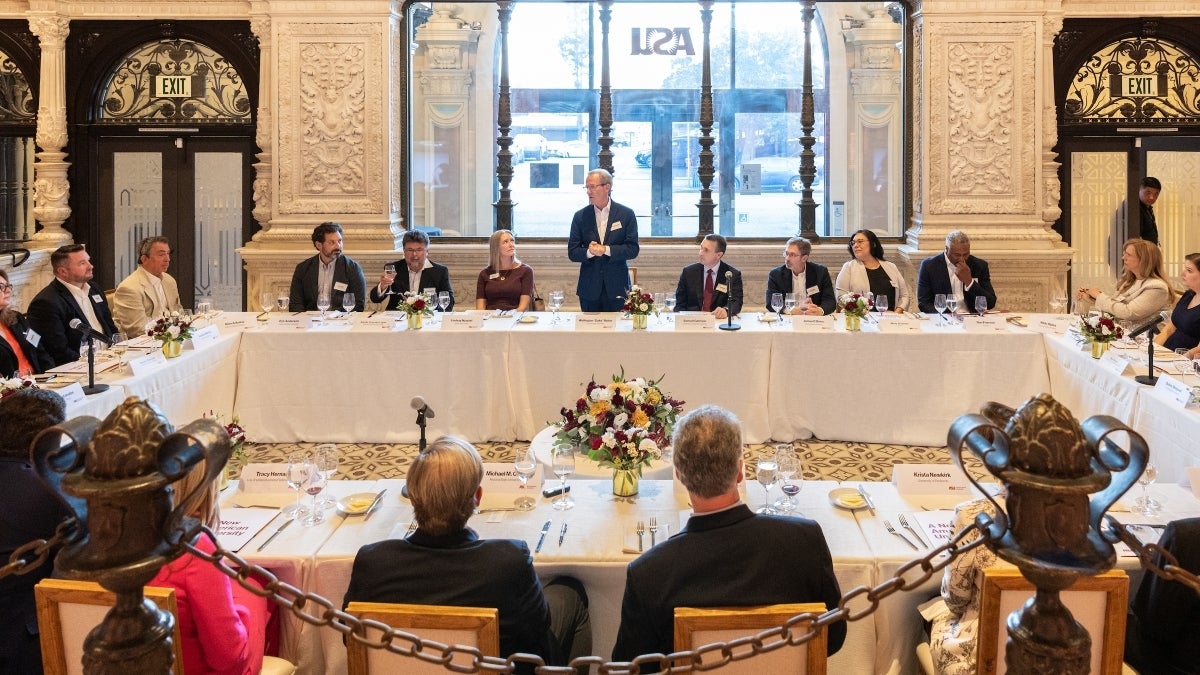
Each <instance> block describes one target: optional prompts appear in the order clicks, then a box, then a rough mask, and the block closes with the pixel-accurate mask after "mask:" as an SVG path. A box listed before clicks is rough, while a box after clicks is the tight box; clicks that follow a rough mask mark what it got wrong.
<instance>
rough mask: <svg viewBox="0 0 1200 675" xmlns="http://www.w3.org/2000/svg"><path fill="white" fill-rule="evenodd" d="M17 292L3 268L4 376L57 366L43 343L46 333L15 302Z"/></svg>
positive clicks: (0, 372)
mask: <svg viewBox="0 0 1200 675" xmlns="http://www.w3.org/2000/svg"><path fill="white" fill-rule="evenodd" d="M13 295H14V292H13V285H12V284H11V283H9V281H8V274H7V273H6V272H5V271H4V270H0V378H6V377H9V376H10V375H13V374H18V373H19V374H26V373H34V374H36V373H44V372H46V371H47V370H49V369H51V368H53V367H54V359H52V358H50V354H48V353H47V352H46V350H45V348H43V347H42V336H41V335H39V334H38V332H37V331H35V330H34V329H32V328H30V327H29V320H28V319H26V318H25V315H24V314H22V313H20V312H18V311H17V308H16V307H15V306H13V304H12V299H13Z"/></svg>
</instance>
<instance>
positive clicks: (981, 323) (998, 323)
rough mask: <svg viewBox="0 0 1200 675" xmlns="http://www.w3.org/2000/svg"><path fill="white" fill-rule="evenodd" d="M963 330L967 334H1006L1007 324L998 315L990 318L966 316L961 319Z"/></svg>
mask: <svg viewBox="0 0 1200 675" xmlns="http://www.w3.org/2000/svg"><path fill="white" fill-rule="evenodd" d="M963 328H964V329H965V330H966V331H967V332H968V333H1007V332H1008V322H1007V321H1005V320H1004V319H1001V318H1000V315H998V314H993V315H990V316H987V315H985V316H975V315H967V316H964V317H963Z"/></svg>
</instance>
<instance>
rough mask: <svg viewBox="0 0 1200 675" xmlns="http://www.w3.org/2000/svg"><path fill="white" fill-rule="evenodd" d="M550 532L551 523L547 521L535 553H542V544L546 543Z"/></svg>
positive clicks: (534, 550)
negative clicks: (547, 534)
mask: <svg viewBox="0 0 1200 675" xmlns="http://www.w3.org/2000/svg"><path fill="white" fill-rule="evenodd" d="M549 531H550V521H549V520H547V521H546V524H545V525H543V526H542V536H540V537H538V543H537V546H536V547H535V548H534V549H533V552H534V553H541V552H542V544H544V543H546V533H547V532H549Z"/></svg>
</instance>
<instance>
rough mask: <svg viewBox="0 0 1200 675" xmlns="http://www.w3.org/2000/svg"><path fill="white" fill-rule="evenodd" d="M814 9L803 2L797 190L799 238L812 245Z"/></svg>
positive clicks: (814, 210) (816, 239) (809, 0)
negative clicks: (802, 69) (798, 189)
mask: <svg viewBox="0 0 1200 675" xmlns="http://www.w3.org/2000/svg"><path fill="white" fill-rule="evenodd" d="M816 6H817V3H816V0H804V8H803V10H802V16H803V17H804V83H803V84H802V85H801V89H800V131H801V132H802V134H801V136H800V145H801V149H800V182H801V183H803V184H804V188H803V189H802V190H801V191H800V236H801V237H804V238H805V239H808V240H809V241H811V242H812V243H814V244H815V243H817V242H819V241H821V235H819V234H817V203H816V202H815V201H813V189H812V184H813V181H814V180H816V178H817V165H816V162H815V161H814V159H813V158H814V157H815V156H816V153H814V152H813V149H812V148H813V144H815V143H816V142H817V139H816V138H813V135H812V132H813V128H814V126H815V125H816V122H817V115H816V102H815V101H814V100H813V83H812V68H813V65H812V22H813V15H814V13H815V12H816Z"/></svg>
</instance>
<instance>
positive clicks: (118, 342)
mask: <svg viewBox="0 0 1200 675" xmlns="http://www.w3.org/2000/svg"><path fill="white" fill-rule="evenodd" d="M128 339H129V337H128V336H127V335H125V334H124V333H122V332H120V331H118V332H116V333H113V334H112V344H110V345H109V347H108V348H109V349H111V350H112V353H113V354H116V355H117V369H118V370H121V369H123V368H124V367H125V352H126V351H128V350H129V345H128V344H127V343H126V340H128ZM1185 351H1186V350H1185Z"/></svg>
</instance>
